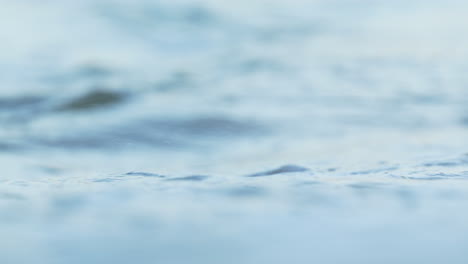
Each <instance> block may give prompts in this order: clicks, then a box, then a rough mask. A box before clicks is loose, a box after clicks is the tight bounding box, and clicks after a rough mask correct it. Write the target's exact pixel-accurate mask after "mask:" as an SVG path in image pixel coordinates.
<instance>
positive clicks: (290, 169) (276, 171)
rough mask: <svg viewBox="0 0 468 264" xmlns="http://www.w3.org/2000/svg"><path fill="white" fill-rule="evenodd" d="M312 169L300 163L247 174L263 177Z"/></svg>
mask: <svg viewBox="0 0 468 264" xmlns="http://www.w3.org/2000/svg"><path fill="white" fill-rule="evenodd" d="M306 171H310V169H308V168H305V167H301V166H298V165H284V166H281V167H279V168H277V169H274V170H269V171H263V172H257V173H254V174H250V175H247V177H262V176H271V175H276V174H285V173H294V172H306Z"/></svg>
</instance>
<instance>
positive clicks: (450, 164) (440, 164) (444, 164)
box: [423, 161, 460, 167]
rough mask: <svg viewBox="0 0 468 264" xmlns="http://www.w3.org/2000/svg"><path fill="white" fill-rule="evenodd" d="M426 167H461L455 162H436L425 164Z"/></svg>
mask: <svg viewBox="0 0 468 264" xmlns="http://www.w3.org/2000/svg"><path fill="white" fill-rule="evenodd" d="M423 165H424V166H425V167H455V166H458V165H460V163H459V162H455V161H440V162H438V161H436V162H428V163H424V164H423Z"/></svg>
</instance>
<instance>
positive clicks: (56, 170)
mask: <svg viewBox="0 0 468 264" xmlns="http://www.w3.org/2000/svg"><path fill="white" fill-rule="evenodd" d="M38 169H39V170H40V171H42V172H44V173H47V174H50V175H59V174H62V173H64V170H63V169H61V168H56V167H50V166H39V167H38Z"/></svg>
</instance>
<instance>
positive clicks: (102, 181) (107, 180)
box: [93, 178, 122, 183]
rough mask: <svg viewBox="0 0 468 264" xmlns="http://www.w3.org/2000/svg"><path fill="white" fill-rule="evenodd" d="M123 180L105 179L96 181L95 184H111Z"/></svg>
mask: <svg viewBox="0 0 468 264" xmlns="http://www.w3.org/2000/svg"><path fill="white" fill-rule="evenodd" d="M121 180H122V179H117V178H103V179H96V180H93V182H97V183H110V182H115V181H121Z"/></svg>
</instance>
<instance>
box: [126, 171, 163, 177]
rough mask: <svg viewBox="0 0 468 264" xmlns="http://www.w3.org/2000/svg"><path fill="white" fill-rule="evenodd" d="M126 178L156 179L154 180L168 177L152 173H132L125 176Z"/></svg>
mask: <svg viewBox="0 0 468 264" xmlns="http://www.w3.org/2000/svg"><path fill="white" fill-rule="evenodd" d="M124 176H140V177H154V178H165V177H166V176H164V175H161V174H156V173H151V172H140V171H131V172H127V173H125V174H124Z"/></svg>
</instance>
